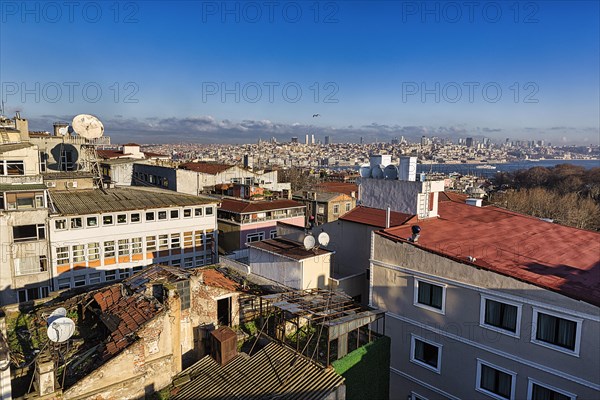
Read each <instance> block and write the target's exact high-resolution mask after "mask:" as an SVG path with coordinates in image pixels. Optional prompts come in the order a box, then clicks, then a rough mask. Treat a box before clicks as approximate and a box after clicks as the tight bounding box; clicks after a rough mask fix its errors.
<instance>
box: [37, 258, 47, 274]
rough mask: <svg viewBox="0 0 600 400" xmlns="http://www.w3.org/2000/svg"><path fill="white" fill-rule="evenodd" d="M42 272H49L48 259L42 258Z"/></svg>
mask: <svg viewBox="0 0 600 400" xmlns="http://www.w3.org/2000/svg"><path fill="white" fill-rule="evenodd" d="M39 260H40V272H45V271H48V257H46V256H40V258H39Z"/></svg>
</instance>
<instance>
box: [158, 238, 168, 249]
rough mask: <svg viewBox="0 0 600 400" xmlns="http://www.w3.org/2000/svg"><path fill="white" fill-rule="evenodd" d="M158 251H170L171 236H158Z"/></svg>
mask: <svg viewBox="0 0 600 400" xmlns="http://www.w3.org/2000/svg"><path fill="white" fill-rule="evenodd" d="M158 249H159V250H169V235H159V236H158Z"/></svg>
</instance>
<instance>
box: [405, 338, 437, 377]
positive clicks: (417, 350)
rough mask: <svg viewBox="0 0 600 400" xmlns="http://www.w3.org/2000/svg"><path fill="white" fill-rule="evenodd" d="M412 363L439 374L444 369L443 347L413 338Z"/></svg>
mask: <svg viewBox="0 0 600 400" xmlns="http://www.w3.org/2000/svg"><path fill="white" fill-rule="evenodd" d="M410 345H411V346H410V348H411V350H410V361H412V362H414V363H415V364H418V365H420V366H422V367H425V368H428V369H430V370H432V371H435V372H437V373H438V374H439V373H440V371H441V368H442V345H440V344H437V343H433V342H430V341H428V340H425V339H422V338H419V337H416V336H414V335H413V336H412V337H411V343H410Z"/></svg>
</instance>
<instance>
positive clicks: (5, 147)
mask: <svg viewBox="0 0 600 400" xmlns="http://www.w3.org/2000/svg"><path fill="white" fill-rule="evenodd" d="M31 146H33V144H31V143H29V142H21V143H9V144H0V154H1V153H7V152H9V151H15V150H21V149H26V148H28V147H31Z"/></svg>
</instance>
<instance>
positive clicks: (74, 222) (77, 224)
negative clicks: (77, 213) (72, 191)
mask: <svg viewBox="0 0 600 400" xmlns="http://www.w3.org/2000/svg"><path fill="white" fill-rule="evenodd" d="M69 227H70V229H83V217H73V218H70V219H69Z"/></svg>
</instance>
